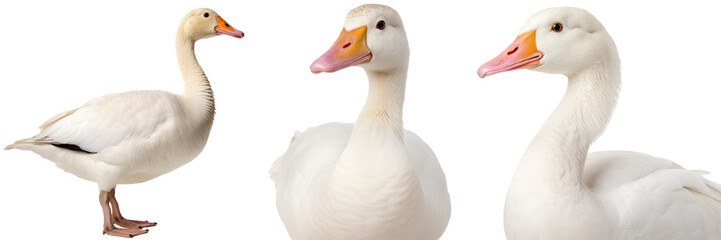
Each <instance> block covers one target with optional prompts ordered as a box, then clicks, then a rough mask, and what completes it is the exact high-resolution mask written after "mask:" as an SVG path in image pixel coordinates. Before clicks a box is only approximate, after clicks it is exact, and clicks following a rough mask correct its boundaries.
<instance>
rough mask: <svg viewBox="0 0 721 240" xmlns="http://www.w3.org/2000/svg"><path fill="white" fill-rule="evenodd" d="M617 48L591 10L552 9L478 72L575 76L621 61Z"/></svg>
mask: <svg viewBox="0 0 721 240" xmlns="http://www.w3.org/2000/svg"><path fill="white" fill-rule="evenodd" d="M617 59H618V56H617V52H616V47H615V45H614V43H613V40H612V39H611V37H610V35H609V34H608V33H607V32H606V29H605V28H604V27H603V25H601V23H600V22H599V21H598V19H596V18H595V17H594V16H593V15H591V14H590V13H589V12H588V11H586V10H583V9H579V8H571V7H562V8H549V9H546V10H543V11H540V12H538V13H536V14H535V15H533V16H532V17H531V18H530V19H529V20H528V21H527V22H526V24H524V25H523V27H522V28H521V31H520V35H518V37H517V38H516V40H515V41H514V42H513V43H512V44H511V45H510V46H509V47H508V48H506V50H504V51H503V52H501V54H499V55H498V56H497V57H496V58H494V59H492V60H491V61H489V62H487V63H485V64H483V65H482V66H481V67H480V68H479V69H478V75H479V76H480V77H482V78H483V77H486V76H490V75H493V74H496V73H500V72H506V71H512V70H516V69H531V70H535V71H540V72H545V73H556V74H564V75H566V76H571V75H574V74H575V73H578V72H580V71H583V70H584V69H586V68H587V67H589V66H591V65H596V64H604V63H607V62H609V61H617Z"/></svg>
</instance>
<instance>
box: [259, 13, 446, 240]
mask: <svg viewBox="0 0 721 240" xmlns="http://www.w3.org/2000/svg"><path fill="white" fill-rule="evenodd" d="M408 56H409V49H408V41H407V40H406V34H405V30H404V28H403V23H402V22H401V18H400V16H399V15H398V13H397V12H396V11H395V10H393V9H392V8H390V7H387V6H383V5H362V6H359V7H357V8H355V9H353V10H351V11H350V12H349V13H348V15H347V17H346V22H345V25H344V29H343V31H342V32H341V35H340V36H339V37H338V40H337V41H336V42H335V43H334V44H333V46H332V47H331V48H330V50H328V51H327V52H326V53H325V54H323V56H321V57H320V58H318V60H316V61H315V62H314V63H313V64H312V65H311V71H312V72H314V73H319V72H334V71H337V70H340V69H343V68H346V67H349V66H353V65H358V66H361V67H363V68H364V69H365V70H366V73H367V74H368V80H369V88H370V89H369V93H368V99H367V101H366V104H365V107H363V110H362V111H361V113H360V116H359V117H358V119H357V121H356V123H355V125H354V124H347V123H328V124H324V125H321V126H318V127H314V128H309V129H308V130H307V131H306V132H304V133H297V134H296V135H295V137H294V138H293V141H292V142H291V144H290V146H289V148H288V151H287V152H286V153H285V154H284V155H282V156H281V157H280V158H278V160H276V162H275V163H274V165H273V167H272V169H271V170H270V172H271V178H272V179H273V180H274V181H275V185H276V189H277V191H278V192H277V196H276V197H277V201H276V204H277V207H278V213H279V214H280V217H281V218H282V220H283V222H284V223H285V226H286V228H287V230H288V233H289V234H290V236H291V238H293V239H314V240H318V239H416V240H423V239H438V238H440V237H441V235H442V234H443V231H444V230H445V228H446V225H447V224H448V219H449V217H450V199H449V196H448V190H447V187H446V180H445V175H444V174H443V170H442V169H441V166H440V165H439V163H438V160H437V159H436V156H435V155H434V154H433V151H432V150H431V149H430V148H429V147H428V145H426V144H425V143H424V142H423V140H421V139H420V138H419V137H418V136H417V135H415V134H413V133H412V132H410V131H407V130H404V129H403V121H402V109H403V100H404V95H405V84H406V75H407V70H408Z"/></svg>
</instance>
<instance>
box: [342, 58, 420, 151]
mask: <svg viewBox="0 0 721 240" xmlns="http://www.w3.org/2000/svg"><path fill="white" fill-rule="evenodd" d="M366 73H367V75H368V82H369V83H368V88H369V89H368V98H367V100H366V103H365V106H364V107H363V110H361V113H360V115H359V116H358V119H357V120H356V124H355V127H354V129H353V134H354V135H357V134H360V133H362V132H369V130H379V129H380V130H388V131H390V132H392V134H394V135H395V136H396V137H397V138H398V139H401V140H402V139H403V101H404V99H405V88H406V77H407V69H401V70H397V71H393V72H378V71H366ZM369 128H370V129H369Z"/></svg>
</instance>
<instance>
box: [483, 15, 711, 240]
mask: <svg viewBox="0 0 721 240" xmlns="http://www.w3.org/2000/svg"><path fill="white" fill-rule="evenodd" d="M522 68H529V69H532V70H536V71H541V72H547V73H559V74H564V75H566V76H567V77H568V88H567V90H566V94H565V96H564V97H563V99H562V100H561V102H560V103H559V105H558V107H557V108H556V109H555V111H554V112H553V113H552V114H551V117H549V119H548V120H547V121H546V123H545V124H544V125H543V127H542V128H541V130H540V131H539V133H538V134H537V135H536V137H535V138H534V139H533V140H532V141H531V143H530V145H529V146H528V148H527V150H526V152H525V154H524V155H523V157H522V159H521V162H520V163H519V165H518V168H517V169H516V173H515V175H514V177H513V180H512V183H511V186H510V188H509V190H508V195H507V197H506V206H505V213H504V225H505V230H506V236H507V238H508V239H523V240H528V239H599V240H600V239H617V240H622V239H648V240H652V239H654V240H658V239H669V240H671V239H673V240H681V239H705V240H710V239H721V185H719V184H716V183H714V182H711V181H709V180H707V179H705V178H704V177H703V176H702V174H703V172H698V171H691V170H686V169H683V168H682V167H680V166H679V165H678V164H676V163H674V162H672V161H669V160H666V159H662V158H657V157H653V156H650V155H646V154H642V153H636V152H623V151H606V152H595V153H591V154H589V153H588V149H589V147H590V145H591V143H592V142H593V141H594V140H595V139H596V138H597V137H598V136H600V134H601V133H602V132H603V130H604V129H605V126H606V125H607V123H608V121H609V120H610V117H611V114H612V113H613V110H614V108H615V105H616V99H617V97H618V92H619V89H620V85H621V74H620V61H619V58H618V53H617V51H616V47H615V44H614V42H613V40H612V39H611V37H610V35H609V34H608V33H607V32H606V30H605V28H604V27H603V26H602V25H601V23H600V22H599V21H598V20H597V19H596V18H595V17H593V16H592V15H591V14H590V13H588V12H587V11H585V10H582V9H577V8H551V9H547V10H544V11H541V12H539V13H537V14H536V15H534V16H533V17H531V18H530V19H529V20H528V22H527V23H526V24H525V25H524V26H523V27H522V29H521V34H520V35H519V36H518V38H517V39H516V41H515V42H514V43H513V44H511V46H509V47H508V48H507V49H506V50H505V51H504V52H502V53H501V54H500V55H499V56H498V57H496V58H495V59H493V60H491V61H489V62H488V63H486V64H484V65H483V66H481V68H480V69H479V71H478V73H479V75H480V76H481V77H485V76H488V75H492V74H495V73H499V72H504V71H511V70H515V69H522Z"/></svg>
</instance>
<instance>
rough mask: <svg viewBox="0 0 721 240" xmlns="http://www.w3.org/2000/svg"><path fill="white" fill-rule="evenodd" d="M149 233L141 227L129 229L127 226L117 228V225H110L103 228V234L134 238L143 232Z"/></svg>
mask: <svg viewBox="0 0 721 240" xmlns="http://www.w3.org/2000/svg"><path fill="white" fill-rule="evenodd" d="M146 233H148V230H141V229H127V228H117V227H114V226H112V227H110V229H108V228H106V229H104V230H103V234H108V235H110V236H116V237H125V238H132V237H135V236H138V235H141V234H146Z"/></svg>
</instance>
